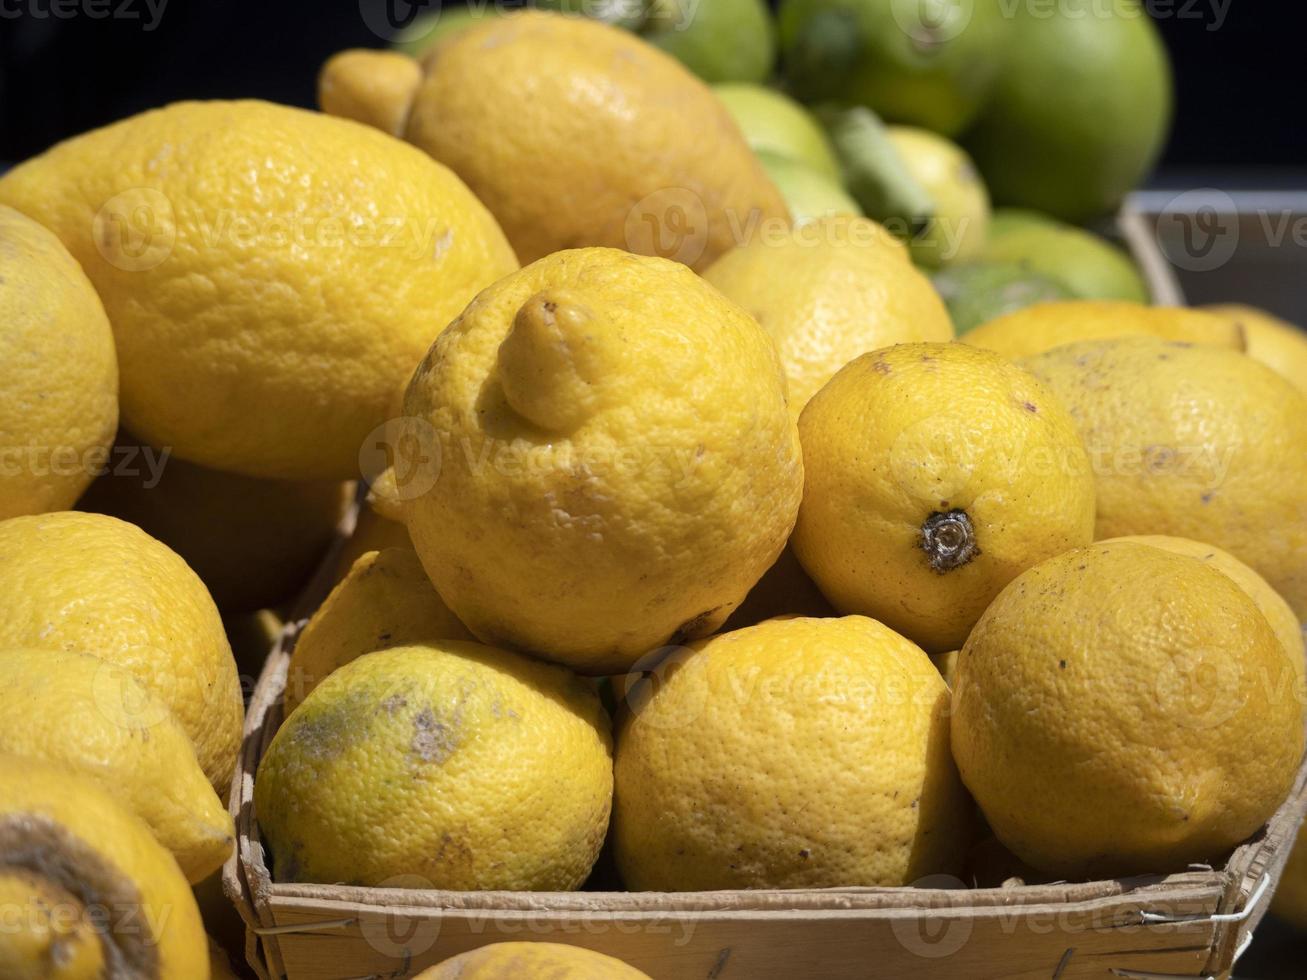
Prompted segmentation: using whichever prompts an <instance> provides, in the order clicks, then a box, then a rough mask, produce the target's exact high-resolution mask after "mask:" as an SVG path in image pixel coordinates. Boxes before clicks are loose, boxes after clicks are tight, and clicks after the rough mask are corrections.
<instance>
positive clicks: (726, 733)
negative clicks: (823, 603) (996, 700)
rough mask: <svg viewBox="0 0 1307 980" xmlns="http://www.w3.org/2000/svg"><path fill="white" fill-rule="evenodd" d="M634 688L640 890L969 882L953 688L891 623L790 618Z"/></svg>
mask: <svg viewBox="0 0 1307 980" xmlns="http://www.w3.org/2000/svg"><path fill="white" fill-rule="evenodd" d="M671 656H672V659H671V660H670V661H669V662H667V663H666V664H664V665H662V666H660V667H659V668H658V669H657V670H656V671H655V674H654V676H653V677H652V678H649V679H646V680H642V681H640V682H638V685H637V686H636V687H635V688H634V689H633V690H632V691H631V692H630V693H629V695H628V699H629V701H630V703H631V706H632V711H631V715H630V717H629V718H628V719H627V720H626V721H625V722H624V724H623V727H622V729H621V731H620V732H619V734H618V739H617V761H616V767H615V772H616V796H615V799H614V811H613V848H614V855H615V857H616V859H617V864H618V868H619V869H620V870H621V873H622V878H623V880H624V881H625V882H626V884H627V886H628V887H630V888H632V889H638V890H647V889H653V890H666V891H693V890H699V889H717V888H826V887H833V886H849V885H906V884H910V883H911V882H913V881H915V880H916V879H918V878H920V877H922V876H923V875H928V874H935V873H944V872H956V871H957V862H958V860H959V859H960V856H961V853H962V850H963V848H964V846H965V843H966V841H965V836H964V834H965V829H966V824H967V806H968V804H967V800H966V794H965V793H964V792H963V790H962V787H961V784H960V783H959V782H958V776H957V771H956V770H955V769H954V767H953V759H952V757H951V756H950V755H949V746H948V697H949V695H948V688H947V686H945V684H944V681H943V680H942V679H941V678H940V676H939V673H938V672H937V671H936V670H935V668H934V666H932V664H931V662H930V660H929V659H928V658H927V657H926V655H925V654H924V653H923V652H922V651H921V650H920V649H919V648H918V647H916V646H914V645H913V644H912V643H910V642H909V641H908V640H906V639H904V638H903V637H901V636H899V635H898V634H896V633H894V632H893V631H891V630H890V629H889V628H888V627H885V626H882V625H881V624H880V623H877V622H875V621H874V620H870V619H865V618H863V617H861V616H849V617H845V618H843V619H773V620H770V621H768V622H765V623H761V624H759V625H757V626H753V627H749V628H748V629H742V630H737V631H736V632H734V633H723V634H720V635H718V636H715V637H712V638H710V639H707V640H701V641H699V642H697V643H693V644H691V645H690V647H689V648H688V649H687V650H685V651H683V652H680V653H674V654H672V655H671Z"/></svg>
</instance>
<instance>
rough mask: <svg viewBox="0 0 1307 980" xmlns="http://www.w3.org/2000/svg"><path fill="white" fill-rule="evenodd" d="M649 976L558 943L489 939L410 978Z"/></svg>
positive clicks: (632, 979) (634, 979)
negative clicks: (483, 943) (512, 941)
mask: <svg viewBox="0 0 1307 980" xmlns="http://www.w3.org/2000/svg"><path fill="white" fill-rule="evenodd" d="M529 977H540V978H544V977H548V978H549V980H649V975H648V974H647V973H641V972H640V971H639V970H637V969H636V968H635V967H633V966H627V965H626V964H625V963H623V962H622V961H621V960H617V959H613V957H611V956H605V955H604V954H603V953H596V952H595V951H594V950H592V949H586V948H585V947H583V946H566V945H564V944H562V943H544V942H531V943H491V944H490V945H489V946H482V947H481V948H480V949H473V950H469V951H468V952H466V953H459V954H458V955H457V956H453V957H450V958H449V959H447V960H445V961H444V962H443V963H437V964H436V965H435V966H433V967H430V968H429V969H426V970H423V971H422V972H421V973H419V974H418V975H417V977H415V978H414V980H526V978H529Z"/></svg>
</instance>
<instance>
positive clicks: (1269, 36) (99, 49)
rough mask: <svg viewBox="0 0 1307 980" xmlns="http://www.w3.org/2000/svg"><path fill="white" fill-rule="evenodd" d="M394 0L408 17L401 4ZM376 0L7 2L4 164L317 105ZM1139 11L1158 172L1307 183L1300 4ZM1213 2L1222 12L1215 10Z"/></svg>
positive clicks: (1306, 16) (368, 33) (0, 148)
mask: <svg viewBox="0 0 1307 980" xmlns="http://www.w3.org/2000/svg"><path fill="white" fill-rule="evenodd" d="M151 2H153V3H155V4H156V5H157V3H158V2H159V0H151ZM391 2H397V3H398V4H400V5H401V8H402V7H403V6H404V5H406V4H407V2H408V0H391ZM52 3H56V4H57V3H70V4H72V5H74V6H75V7H76V8H77V9H78V11H82V10H84V9H86V4H88V3H90V4H92V5H94V4H95V3H100V4H102V5H104V6H105V7H106V8H107V9H108V10H109V11H111V12H112V11H115V10H117V11H118V14H119V16H109V17H103V18H94V17H91V16H88V15H87V14H86V13H84V12H77V13H76V15H75V16H69V17H65V18H58V17H55V16H54V15H53V14H52V13H51V4H52ZM385 4H386V0H165V3H164V7H163V10H162V13H161V15H160V16H158V17H157V24H156V25H155V26H154V29H153V30H146V29H145V27H146V25H147V24H149V23H150V22H151V21H153V20H155V18H154V17H153V16H152V15H151V14H150V11H149V7H148V6H147V0H0V161H4V160H7V161H9V162H14V161H16V160H21V159H23V158H24V157H27V156H30V155H32V154H33V153H36V152H38V151H40V150H42V149H44V148H46V147H47V146H49V145H50V144H51V143H54V142H56V141H57V140H59V139H62V138H64V137H66V136H71V135H73V134H75V133H78V132H81V131H83V130H85V129H89V128H91V127H94V126H98V125H100V124H103V123H106V122H110V121H112V120H115V119H119V118H121V117H123V116H127V115H130V114H132V113H134V112H138V111H140V110H142V109H147V108H151V107H153V106H158V105H163V104H165V103H168V102H171V101H175V100H177V99H183V98H232V97H240V96H258V97H261V98H266V99H272V100H274V101H277V102H286V103H290V104H295V105H305V106H308V105H312V104H313V92H314V78H315V75H316V73H317V69H318V67H319V66H320V65H321V64H322V62H323V60H324V59H325V58H327V56H329V55H330V54H332V53H334V52H336V51H338V50H340V49H341V48H346V47H357V46H379V45H380V44H382V41H381V39H380V38H379V37H378V35H377V34H376V33H374V32H373V31H372V30H371V29H370V28H369V26H368V24H369V21H370V22H372V23H376V24H384V22H385V21H384V16H385V15H384V11H385ZM419 5H421V4H419ZM1148 6H1149V9H1150V10H1152V11H1154V12H1155V14H1156V19H1157V23H1158V26H1159V27H1160V28H1161V30H1162V33H1163V35H1164V37H1165V39H1166V44H1167V47H1168V48H1169V49H1170V51H1171V57H1172V60H1173V62H1174V64H1175V70H1176V79H1177V83H1176V89H1177V96H1178V98H1177V103H1178V106H1177V115H1176V124H1175V129H1174V132H1173V135H1172V138H1171V142H1170V144H1169V146H1168V148H1167V152H1166V156H1165V159H1164V161H1163V164H1162V169H1163V171H1164V173H1165V172H1169V173H1170V174H1171V175H1183V174H1186V173H1187V172H1194V171H1197V172H1201V173H1203V174H1204V175H1209V174H1210V175H1212V176H1213V177H1220V176H1222V175H1224V176H1225V177H1228V178H1229V179H1230V180H1233V181H1235V182H1236V183H1237V182H1239V181H1240V180H1241V179H1242V180H1243V182H1244V183H1247V182H1249V179H1251V180H1252V182H1253V183H1261V184H1266V183H1268V182H1269V183H1271V184H1278V185H1279V186H1304V185H1307V110H1305V109H1304V103H1303V95H1302V90H1303V82H1302V75H1303V65H1304V60H1305V59H1304V53H1303V44H1302V42H1303V37H1304V31H1305V30H1307V13H1305V12H1304V11H1303V10H1302V9H1301V5H1300V4H1298V3H1296V2H1290V0H1257V2H1254V0H1148ZM1219 8H1224V10H1225V14H1224V17H1223V18H1221V17H1220V16H1219V15H1218V14H1216V13H1214V10H1216V9H1219ZM1268 168H1271V169H1273V171H1274V172H1268ZM1209 182H1216V181H1209ZM1220 182H1221V183H1225V182H1226V181H1224V180H1222V181H1220Z"/></svg>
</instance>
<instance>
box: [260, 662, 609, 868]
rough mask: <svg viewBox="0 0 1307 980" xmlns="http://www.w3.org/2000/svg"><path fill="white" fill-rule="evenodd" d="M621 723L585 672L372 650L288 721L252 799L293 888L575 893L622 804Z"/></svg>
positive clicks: (344, 669) (278, 864) (327, 683)
mask: <svg viewBox="0 0 1307 980" xmlns="http://www.w3.org/2000/svg"><path fill="white" fill-rule="evenodd" d="M610 745H611V742H610V735H609V723H608V717H607V715H606V714H605V713H604V709H603V707H602V706H601V705H600V703H599V698H598V695H597V694H596V693H595V691H594V688H593V686H592V685H590V684H587V683H586V682H584V681H582V680H581V679H580V678H578V677H576V676H575V675H574V674H572V673H571V672H569V671H567V670H565V669H563V668H561V667H556V666H553V665H550V664H544V663H540V662H539V661H535V660H529V659H527V658H525V657H521V656H518V655H517V654H514V653H508V652H506V651H504V650H496V649H494V648H493V647H483V646H480V645H479V644H476V643H458V642H454V641H441V642H439V643H437V644H431V645H427V646H408V647H396V648H394V649H392V650H383V651H380V652H378V653H370V654H368V655H367V656H366V657H360V658H359V659H357V660H355V661H353V662H352V663H349V664H346V665H345V666H344V667H341V668H340V669H339V670H337V671H336V672H335V673H333V674H332V675H330V676H329V677H328V678H327V679H326V680H324V681H323V682H322V683H321V684H319V685H318V687H317V688H316V689H315V690H314V691H313V693H312V694H310V695H309V696H308V697H307V698H306V699H305V700H304V703H303V704H301V705H300V706H299V707H298V708H297V709H296V710H295V711H294V712H292V713H291V715H290V717H289V718H287V719H286V721H285V722H284V723H283V724H282V726H281V728H280V729H279V730H278V732H277V734H276V736H275V737H274V738H273V740H272V744H271V745H270V746H269V747H268V751H267V753H266V754H265V755H264V757H263V761H262V763H261V764H260V765H259V772H258V778H257V780H256V781H255V785H254V803H255V809H256V812H257V813H258V818H259V824H260V826H261V827H262V829H263V835H264V840H266V841H267V842H268V844H269V846H270V847H271V851H272V857H273V861H274V870H275V873H276V876H277V878H278V880H281V881H323V882H335V881H345V882H351V883H355V884H360V885H382V884H389V885H393V886H395V887H421V888H448V889H454V890H485V889H491V890H494V889H506V890H512V891H533V890H544V891H565V890H570V889H574V888H577V887H579V886H580V884H581V882H583V881H584V880H585V878H586V876H587V875H588V874H589V873H590V867H591V865H593V864H594V861H595V858H596V857H597V856H598V854H599V848H600V845H601V844H602V843H603V840H604V833H605V830H606V828H607V826H608V813H609V808H610V806H611V803H612V759H611V748H610Z"/></svg>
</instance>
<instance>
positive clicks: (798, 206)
mask: <svg viewBox="0 0 1307 980" xmlns="http://www.w3.org/2000/svg"><path fill="white" fill-rule="evenodd" d="M758 159H759V160H761V161H762V165H763V168H764V169H765V170H766V171H767V175H768V176H769V177H771V179H772V181H773V182H774V183H775V184H776V186H777V187H778V188H779V189H780V192H781V196H782V197H783V198H785V203H786V205H788V207H789V209H790V217H791V218H792V219H793V220H794V223H795V224H796V225H798V224H803V223H804V222H805V221H812V220H813V219H814V218H824V217H826V216H827V215H832V214H862V210H861V209H860V208H859V207H858V202H857V201H855V200H853V198H851V197H849V195H848V194H846V193H845V192H844V188H842V187H841V186H840V185H839V184H838V183H837V182H835V181H833V180H831V179H830V177H828V176H827V175H826V174H824V173H822V172H821V171H820V170H816V169H814V168H812V167H809V166H808V165H807V164H805V163H800V162H799V161H798V160H791V159H790V158H789V157H783V156H777V155H776V154H774V153H768V152H767V151H766V150H763V151H761V152H759V154H758Z"/></svg>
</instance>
